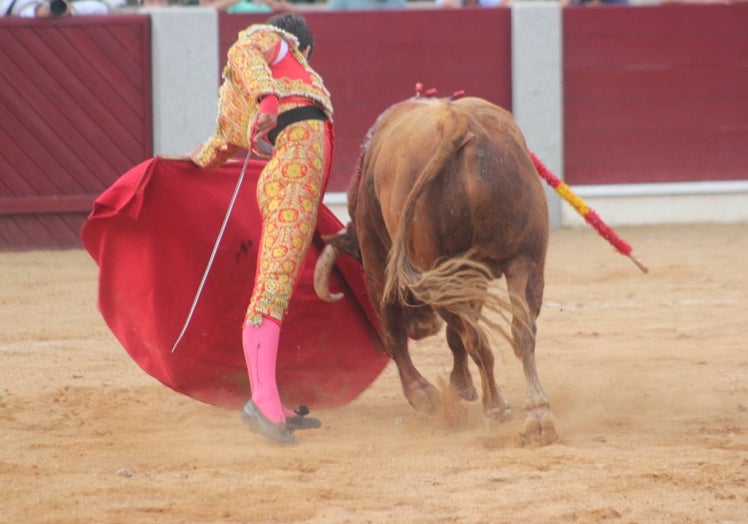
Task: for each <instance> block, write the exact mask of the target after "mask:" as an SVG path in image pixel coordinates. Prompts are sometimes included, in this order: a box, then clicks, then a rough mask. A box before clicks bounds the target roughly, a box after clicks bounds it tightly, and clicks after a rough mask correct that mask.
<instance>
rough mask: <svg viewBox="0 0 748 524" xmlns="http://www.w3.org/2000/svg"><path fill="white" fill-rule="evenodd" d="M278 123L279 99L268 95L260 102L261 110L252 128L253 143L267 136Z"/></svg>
mask: <svg viewBox="0 0 748 524" xmlns="http://www.w3.org/2000/svg"><path fill="white" fill-rule="evenodd" d="M277 123H278V97H277V96H275V95H266V96H264V97H263V98H262V100H261V101H260V108H259V111H258V113H257V117H256V118H255V122H254V125H253V126H252V136H251V137H250V138H251V139H252V143H256V142H257V140H258V139H260V138H262V137H264V136H265V135H267V134H268V133H269V132H270V131H271V130H272V129H273V128H274V127H275V124H277Z"/></svg>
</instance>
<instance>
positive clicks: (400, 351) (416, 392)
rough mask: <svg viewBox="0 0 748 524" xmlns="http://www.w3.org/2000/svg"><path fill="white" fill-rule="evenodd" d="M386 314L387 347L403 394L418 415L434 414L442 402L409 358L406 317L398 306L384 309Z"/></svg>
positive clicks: (384, 331) (435, 390) (385, 337)
mask: <svg viewBox="0 0 748 524" xmlns="http://www.w3.org/2000/svg"><path fill="white" fill-rule="evenodd" d="M384 310H385V312H384V315H383V317H384V318H382V322H383V327H384V329H383V330H382V332H383V334H384V344H385V347H386V348H387V350H388V351H389V353H390V355H391V356H392V360H394V361H395V364H396V365H397V372H398V374H399V375H400V383H401V384H402V386H403V393H405V397H406V398H407V399H408V402H409V403H410V405H411V406H413V407H414V408H415V409H416V410H417V411H421V412H423V413H427V414H430V415H431V414H434V413H436V412H437V410H438V409H439V404H440V401H441V400H440V396H439V390H438V389H436V387H435V386H434V385H433V384H431V383H430V382H429V381H428V380H426V379H425V378H424V377H423V375H421V373H420V372H419V371H418V370H417V369H416V367H415V365H414V364H413V361H412V360H411V358H410V352H409V351H408V336H407V328H408V326H407V323H406V320H405V319H406V316H405V314H404V312H403V311H402V309H401V308H400V307H397V306H385V308H384Z"/></svg>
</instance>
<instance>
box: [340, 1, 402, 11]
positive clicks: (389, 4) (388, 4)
mask: <svg viewBox="0 0 748 524" xmlns="http://www.w3.org/2000/svg"><path fill="white" fill-rule="evenodd" d="M327 7H328V8H329V9H332V10H339V11H368V10H372V9H405V8H406V7H407V4H406V3H405V0H329V3H328V4H327Z"/></svg>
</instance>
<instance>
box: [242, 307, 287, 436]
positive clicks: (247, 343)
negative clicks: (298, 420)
mask: <svg viewBox="0 0 748 524" xmlns="http://www.w3.org/2000/svg"><path fill="white" fill-rule="evenodd" d="M279 337H280V326H279V325H278V324H277V323H275V322H273V321H272V320H269V319H267V318H265V319H263V321H262V324H261V325H260V326H257V327H255V326H252V325H249V324H244V328H243V329H242V346H243V348H244V358H245V360H246V362H247V370H248V372H249V383H250V385H251V386H252V401H253V402H254V403H255V405H256V406H257V408H258V409H259V410H260V411H261V412H262V414H263V415H265V416H266V417H267V418H268V420H270V422H274V423H276V424H277V423H279V422H284V421H285V420H286V411H288V410H285V408H284V407H283V405H282V404H281V401H280V395H279V394H278V385H277V383H276V381H275V364H276V359H277V356H278V339H279Z"/></svg>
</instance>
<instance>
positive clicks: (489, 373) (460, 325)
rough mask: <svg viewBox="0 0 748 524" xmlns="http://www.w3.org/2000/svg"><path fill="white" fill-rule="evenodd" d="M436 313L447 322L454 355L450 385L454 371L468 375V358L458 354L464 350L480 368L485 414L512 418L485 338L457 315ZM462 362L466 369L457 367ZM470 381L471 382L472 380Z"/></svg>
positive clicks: (492, 418) (493, 418) (499, 419)
mask: <svg viewBox="0 0 748 524" xmlns="http://www.w3.org/2000/svg"><path fill="white" fill-rule="evenodd" d="M439 314H440V315H441V316H442V318H444V320H446V322H447V343H448V344H449V348H450V349H451V350H452V354H453V356H454V359H455V365H456V367H455V369H453V371H452V375H451V376H450V378H451V379H452V380H453V382H452V385H453V387H454V384H455V383H454V378H453V377H454V376H455V375H457V376H458V377H459V376H460V373H468V378H469V372H467V361H466V359H465V358H464V357H461V355H463V354H464V353H465V352H467V354H469V355H470V357H471V358H472V359H473V361H474V362H475V364H476V366H477V367H478V371H479V372H480V378H481V389H482V391H483V396H482V402H483V412H484V413H485V414H486V417H487V418H488V420H490V421H493V422H505V421H507V420H511V419H512V409H511V407H510V406H509V402H507V400H506V399H505V398H504V396H503V395H502V394H501V391H500V390H499V388H498V386H497V385H496V379H495V378H494V373H493V367H494V358H493V353H492V352H491V346H490V345H489V343H488V340H486V338H485V336H483V335H482V334H481V333H479V332H478V331H477V330H476V329H475V327H474V326H472V325H470V324H469V323H468V322H466V321H464V320H463V319H462V318H460V317H458V316H457V315H454V314H452V313H448V312H445V311H441V310H440V311H439ZM460 359H462V360H460ZM462 365H464V366H465V371H461V370H460V366H462ZM470 382H471V384H472V380H470Z"/></svg>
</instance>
